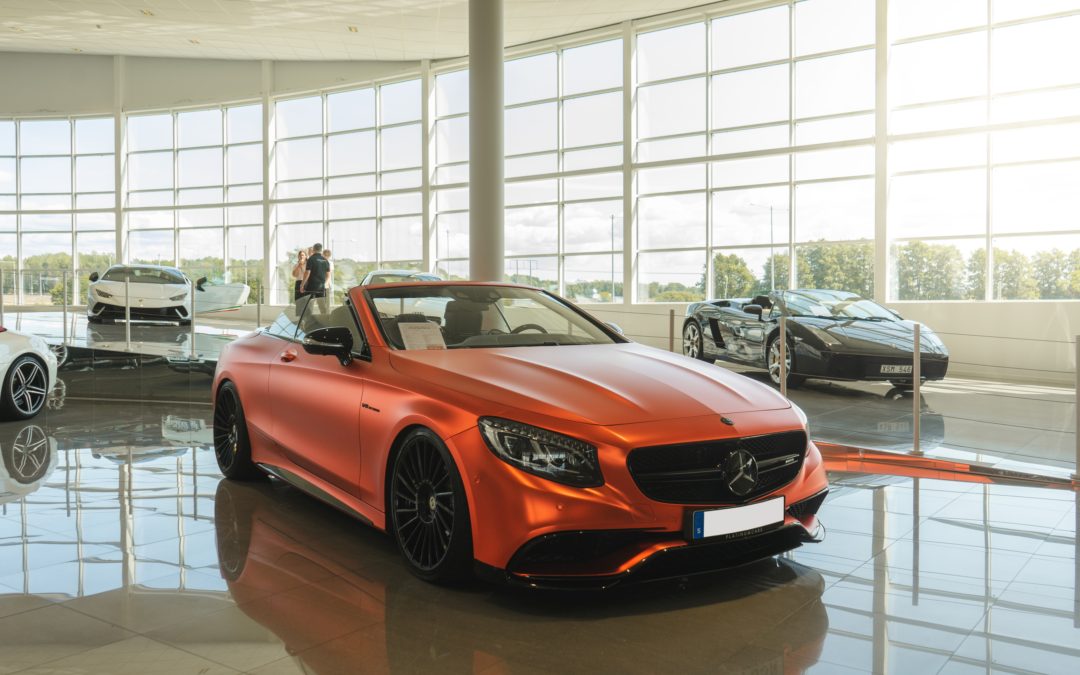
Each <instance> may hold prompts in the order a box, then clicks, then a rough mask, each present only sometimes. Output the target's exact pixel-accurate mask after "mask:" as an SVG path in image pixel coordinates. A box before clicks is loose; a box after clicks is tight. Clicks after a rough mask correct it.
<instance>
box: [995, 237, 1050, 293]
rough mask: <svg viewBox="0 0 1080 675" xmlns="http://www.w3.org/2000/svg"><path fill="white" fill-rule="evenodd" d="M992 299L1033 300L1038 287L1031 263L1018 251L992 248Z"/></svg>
mask: <svg viewBox="0 0 1080 675" xmlns="http://www.w3.org/2000/svg"><path fill="white" fill-rule="evenodd" d="M994 288H995V293H994V297H996V298H1003V299H1008V300H1034V299H1036V298H1038V297H1039V287H1038V284H1037V282H1036V280H1035V271H1034V268H1033V266H1032V264H1031V261H1030V260H1029V259H1028V257H1027V256H1026V255H1024V254H1023V253H1021V252H1020V251H1005V250H1003V249H1000V248H997V247H994Z"/></svg>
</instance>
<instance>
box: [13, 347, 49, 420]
mask: <svg viewBox="0 0 1080 675" xmlns="http://www.w3.org/2000/svg"><path fill="white" fill-rule="evenodd" d="M48 388H49V387H48V377H47V376H46V375H45V369H44V368H42V367H41V366H40V365H39V364H38V362H37V361H34V360H33V359H27V360H25V361H23V362H22V363H19V364H17V365H16V366H15V372H14V373H12V374H11V385H10V389H11V390H10V392H9V393H10V394H11V402H12V403H13V404H15V408H16V409H18V411H19V412H20V413H22V414H23V415H33V414H35V413H37V411H39V410H41V408H42V407H43V406H44V405H45V399H46V398H47V397H48V394H49V392H48Z"/></svg>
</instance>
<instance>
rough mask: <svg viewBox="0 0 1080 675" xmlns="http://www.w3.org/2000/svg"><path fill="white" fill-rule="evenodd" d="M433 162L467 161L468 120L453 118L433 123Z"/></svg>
mask: <svg viewBox="0 0 1080 675" xmlns="http://www.w3.org/2000/svg"><path fill="white" fill-rule="evenodd" d="M435 161H436V162H437V163H438V164H447V163H449V162H467V161H469V118H468V117H454V118H451V119H448V120H439V121H438V122H436V123H435Z"/></svg>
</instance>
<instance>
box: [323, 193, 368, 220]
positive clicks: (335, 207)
mask: <svg viewBox="0 0 1080 675" xmlns="http://www.w3.org/2000/svg"><path fill="white" fill-rule="evenodd" d="M326 205H327V209H328V211H329V216H328V217H329V218H330V220H356V219H359V218H374V217H375V197H358V198H356V199H334V200H328V201H327V203H326Z"/></svg>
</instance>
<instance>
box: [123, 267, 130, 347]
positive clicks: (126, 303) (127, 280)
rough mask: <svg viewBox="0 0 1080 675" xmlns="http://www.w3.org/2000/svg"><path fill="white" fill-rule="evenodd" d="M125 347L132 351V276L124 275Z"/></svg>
mask: <svg viewBox="0 0 1080 675" xmlns="http://www.w3.org/2000/svg"><path fill="white" fill-rule="evenodd" d="M124 349H125V350H127V351H129V352H130V351H131V278H130V277H127V276H125V277H124Z"/></svg>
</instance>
